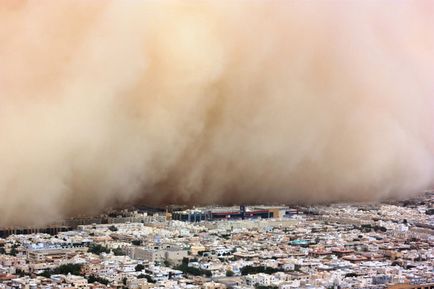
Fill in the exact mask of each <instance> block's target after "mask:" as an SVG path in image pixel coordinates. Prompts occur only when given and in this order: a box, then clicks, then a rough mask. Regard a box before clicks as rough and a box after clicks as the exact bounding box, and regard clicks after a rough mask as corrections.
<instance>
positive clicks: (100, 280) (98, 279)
mask: <svg viewBox="0 0 434 289" xmlns="http://www.w3.org/2000/svg"><path fill="white" fill-rule="evenodd" d="M87 282H89V283H95V282H98V283H101V284H104V285H108V284H109V283H110V281H109V280H107V279H105V278H101V277H97V276H95V275H90V276H89V278H87Z"/></svg>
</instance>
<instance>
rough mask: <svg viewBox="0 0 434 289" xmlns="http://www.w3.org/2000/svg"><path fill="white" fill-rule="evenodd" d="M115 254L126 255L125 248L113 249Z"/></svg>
mask: <svg viewBox="0 0 434 289" xmlns="http://www.w3.org/2000/svg"><path fill="white" fill-rule="evenodd" d="M113 254H114V255H115V256H124V255H125V253H124V250H122V249H121V248H115V249H113Z"/></svg>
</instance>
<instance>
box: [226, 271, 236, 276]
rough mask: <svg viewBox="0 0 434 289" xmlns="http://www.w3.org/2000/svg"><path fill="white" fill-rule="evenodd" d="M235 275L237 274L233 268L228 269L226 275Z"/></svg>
mask: <svg viewBox="0 0 434 289" xmlns="http://www.w3.org/2000/svg"><path fill="white" fill-rule="evenodd" d="M234 275H235V273H234V271H232V270H227V271H226V277H232V276H234Z"/></svg>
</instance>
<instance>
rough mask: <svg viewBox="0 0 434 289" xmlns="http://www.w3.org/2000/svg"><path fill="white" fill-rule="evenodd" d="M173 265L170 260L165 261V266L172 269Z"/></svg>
mask: <svg viewBox="0 0 434 289" xmlns="http://www.w3.org/2000/svg"><path fill="white" fill-rule="evenodd" d="M171 265H172V264H170V261H169V260H164V266H166V267H170V266H171Z"/></svg>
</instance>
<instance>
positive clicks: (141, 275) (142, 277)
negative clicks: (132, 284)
mask: <svg viewBox="0 0 434 289" xmlns="http://www.w3.org/2000/svg"><path fill="white" fill-rule="evenodd" d="M137 278H138V279H146V281H148V283H155V281H154V279H152V277H151V276H150V275H147V274H140V275H139V276H137Z"/></svg>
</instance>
